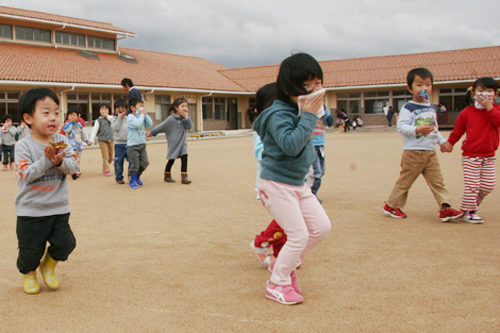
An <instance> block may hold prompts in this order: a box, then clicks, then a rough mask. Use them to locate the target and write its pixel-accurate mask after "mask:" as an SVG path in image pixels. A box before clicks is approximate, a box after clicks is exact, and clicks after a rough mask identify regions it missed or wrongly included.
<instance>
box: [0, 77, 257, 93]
mask: <svg viewBox="0 0 500 333" xmlns="http://www.w3.org/2000/svg"><path fill="white" fill-rule="evenodd" d="M0 85H19V86H49V87H67V86H73V85H75V86H76V87H78V88H100V89H103V88H104V89H118V90H121V89H123V87H122V86H121V85H118V84H89V83H76V82H66V83H63V82H43V81H16V80H0ZM134 87H135V88H137V89H140V90H152V91H174V92H177V91H178V92H188V93H199V94H206V93H209V94H210V96H211V95H212V94H231V95H248V96H251V95H255V92H253V91H230V90H213V89H212V90H206V89H189V88H165V87H144V86H134Z"/></svg>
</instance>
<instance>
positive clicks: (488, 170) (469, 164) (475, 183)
mask: <svg viewBox="0 0 500 333" xmlns="http://www.w3.org/2000/svg"><path fill="white" fill-rule="evenodd" d="M495 160H496V158H495V156H490V157H471V156H464V157H463V160H462V165H463V169H464V195H463V197H462V207H461V209H462V210H463V211H476V210H478V209H479V205H480V204H481V202H482V201H483V199H484V198H485V197H486V196H487V195H488V194H489V193H490V192H491V191H493V188H494V187H495V185H496V181H497V180H496V174H495Z"/></svg>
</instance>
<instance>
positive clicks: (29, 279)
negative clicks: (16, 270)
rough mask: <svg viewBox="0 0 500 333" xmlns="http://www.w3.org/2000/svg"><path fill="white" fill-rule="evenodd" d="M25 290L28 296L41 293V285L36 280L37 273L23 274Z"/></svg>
mask: <svg viewBox="0 0 500 333" xmlns="http://www.w3.org/2000/svg"><path fill="white" fill-rule="evenodd" d="M23 290H24V292H25V293H26V294H38V293H39V292H40V285H39V284H38V281H37V280H36V271H31V272H29V273H28V274H23Z"/></svg>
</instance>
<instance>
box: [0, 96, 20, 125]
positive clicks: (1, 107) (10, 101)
mask: <svg viewBox="0 0 500 333" xmlns="http://www.w3.org/2000/svg"><path fill="white" fill-rule="evenodd" d="M20 95H21V93H20V92H19V91H0V119H1V118H3V116H5V115H6V114H10V115H11V116H12V117H14V118H15V117H17V115H18V111H19V103H18V102H19V97H20ZM12 120H14V121H16V120H19V119H12Z"/></svg>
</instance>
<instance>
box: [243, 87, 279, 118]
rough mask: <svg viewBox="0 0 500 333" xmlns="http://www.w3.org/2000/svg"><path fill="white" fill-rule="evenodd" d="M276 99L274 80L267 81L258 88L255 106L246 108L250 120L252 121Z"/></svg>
mask: <svg viewBox="0 0 500 333" xmlns="http://www.w3.org/2000/svg"><path fill="white" fill-rule="evenodd" d="M275 99H276V82H273V83H268V84H266V85H265V86H263V87H262V88H260V89H259V90H257V93H256V95H255V100H256V101H255V102H256V103H255V108H250V109H248V110H247V113H248V117H249V118H250V122H251V123H253V122H254V120H255V119H256V118H257V117H258V115H259V114H260V113H261V112H262V111H264V110H265V109H267V108H268V107H270V106H271V104H273V101H274V100H275Z"/></svg>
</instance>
